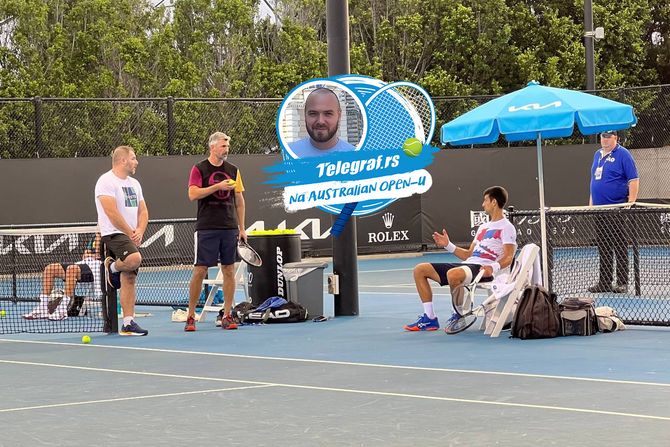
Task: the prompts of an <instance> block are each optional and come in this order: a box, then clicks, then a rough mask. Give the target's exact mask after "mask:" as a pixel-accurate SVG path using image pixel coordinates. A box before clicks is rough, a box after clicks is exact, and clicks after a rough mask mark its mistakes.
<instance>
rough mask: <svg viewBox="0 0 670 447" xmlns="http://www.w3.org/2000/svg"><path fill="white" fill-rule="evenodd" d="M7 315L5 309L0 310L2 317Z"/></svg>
mask: <svg viewBox="0 0 670 447" xmlns="http://www.w3.org/2000/svg"><path fill="white" fill-rule="evenodd" d="M6 315H7V312H6V311H5V309H2V310H0V317H2V318H5V316H6Z"/></svg>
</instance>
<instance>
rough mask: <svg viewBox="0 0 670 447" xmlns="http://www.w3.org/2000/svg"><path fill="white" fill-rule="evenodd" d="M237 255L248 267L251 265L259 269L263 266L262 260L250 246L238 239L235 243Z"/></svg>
mask: <svg viewBox="0 0 670 447" xmlns="http://www.w3.org/2000/svg"><path fill="white" fill-rule="evenodd" d="M237 254H238V255H239V256H240V258H242V260H243V261H244V262H246V263H247V264H249V265H252V266H254V267H260V266H261V265H263V260H262V259H261V257H260V256H259V255H258V253H256V250H254V249H253V248H251V246H250V245H249V244H247V243H246V242H245V241H243V240H242V239H240V240H239V242H238V243H237Z"/></svg>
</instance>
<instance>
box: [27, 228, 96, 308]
mask: <svg viewBox="0 0 670 447" xmlns="http://www.w3.org/2000/svg"><path fill="white" fill-rule="evenodd" d="M100 264H101V263H100V234H96V237H95V238H94V239H93V240H92V241H91V242H89V244H88V246H87V248H86V249H85V250H84V255H83V256H82V260H81V261H78V262H75V263H74V264H68V263H57V262H56V263H53V264H49V265H47V266H46V267H45V268H44V272H43V273H42V293H41V294H40V296H39V298H40V302H39V304H38V305H37V306H36V307H35V308H34V309H33V310H32V311H30V312H29V313H27V314H25V315H23V318H25V319H26V320H37V319H41V318H48V319H50V320H64V319H66V318H67V311H68V308H69V306H70V302H71V300H72V298H73V297H74V296H75V293H74V292H75V288H76V287H77V284H78V283H91V284H92V286H93V292H92V293H93V294H94V295H95V296H96V297H100V296H101V295H102V291H101V290H102V289H101V284H100ZM56 278H60V279H62V280H63V283H64V287H65V289H64V293H63V297H62V299H61V300H60V303H59V304H58V306H57V307H56V309H55V310H54V311H53V312H51V313H50V312H49V299H50V295H51V293H52V292H53V289H54V283H55V280H56Z"/></svg>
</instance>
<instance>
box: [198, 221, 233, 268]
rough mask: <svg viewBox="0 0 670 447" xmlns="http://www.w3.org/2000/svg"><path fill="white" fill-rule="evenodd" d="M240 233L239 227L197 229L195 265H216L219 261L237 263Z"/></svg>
mask: <svg viewBox="0 0 670 447" xmlns="http://www.w3.org/2000/svg"><path fill="white" fill-rule="evenodd" d="M239 234H240V231H239V230H238V229H230V230H198V231H196V232H195V235H194V239H195V250H194V251H195V262H194V265H200V266H205V267H215V266H216V264H217V263H221V265H232V264H235V261H236V260H237V239H238V236H239Z"/></svg>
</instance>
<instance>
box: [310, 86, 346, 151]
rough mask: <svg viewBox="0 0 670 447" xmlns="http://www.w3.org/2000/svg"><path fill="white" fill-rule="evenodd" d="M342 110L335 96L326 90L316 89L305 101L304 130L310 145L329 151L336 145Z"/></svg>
mask: <svg viewBox="0 0 670 447" xmlns="http://www.w3.org/2000/svg"><path fill="white" fill-rule="evenodd" d="M341 115H342V109H341V107H340V101H339V100H338V98H337V94H335V92H333V91H332V90H330V89H327V88H317V89H316V90H314V91H313V92H312V93H310V94H309V95H308V96H307V100H305V128H306V129H307V133H308V134H309V137H310V139H311V140H312V145H314V146H315V147H317V148H319V149H330V148H332V147H333V146H335V145H336V144H337V141H338V137H337V131H338V130H339V125H340V117H341Z"/></svg>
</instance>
